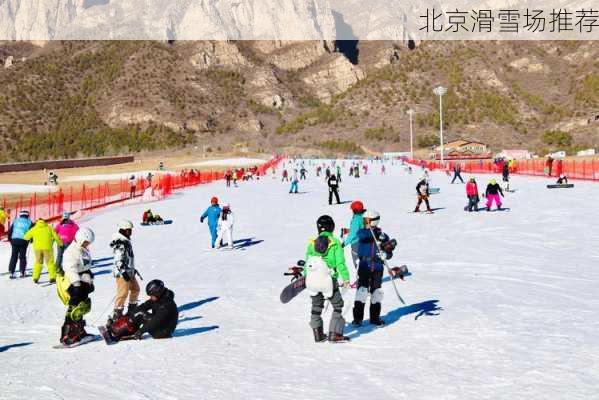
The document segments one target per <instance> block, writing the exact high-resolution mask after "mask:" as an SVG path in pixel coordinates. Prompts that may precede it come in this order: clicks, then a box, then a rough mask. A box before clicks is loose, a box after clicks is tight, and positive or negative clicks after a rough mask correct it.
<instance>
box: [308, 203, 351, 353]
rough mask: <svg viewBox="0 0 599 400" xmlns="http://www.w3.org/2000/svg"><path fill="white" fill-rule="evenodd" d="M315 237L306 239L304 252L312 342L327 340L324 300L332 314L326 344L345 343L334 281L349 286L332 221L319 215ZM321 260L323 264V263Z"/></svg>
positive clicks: (338, 296)
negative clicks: (323, 316)
mask: <svg viewBox="0 0 599 400" xmlns="http://www.w3.org/2000/svg"><path fill="white" fill-rule="evenodd" d="M316 227H317V229H318V237H317V238H316V239H313V240H310V242H309V243H308V248H307V250H306V268H305V269H304V276H306V289H308V290H309V291H310V292H311V293H310V294H311V297H312V312H311V318H310V327H311V328H312V331H313V333H314V341H315V342H323V341H325V340H327V337H326V336H325V334H324V329H323V321H322V317H321V314H322V311H323V309H324V303H325V300H327V299H328V300H329V301H330V302H331V306H333V315H332V316H331V321H330V323H329V336H328V339H329V341H330V342H345V341H348V340H349V338H348V337H346V336H343V328H344V326H345V319H344V318H343V315H342V312H343V297H342V296H341V292H340V291H339V283H338V282H337V278H338V277H339V276H340V277H341V279H342V280H343V287H345V288H348V287H349V271H348V270H347V267H346V266H345V255H344V254H343V248H342V246H341V242H340V241H339V239H337V238H336V237H335V236H333V231H334V230H335V222H334V221H333V218H331V217H330V216H328V215H323V216H321V217H320V218H318V220H317V221H316ZM323 261H324V263H323Z"/></svg>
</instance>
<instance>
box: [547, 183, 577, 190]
mask: <svg viewBox="0 0 599 400" xmlns="http://www.w3.org/2000/svg"><path fill="white" fill-rule="evenodd" d="M573 187H574V184H573V183H564V184H561V185H558V184H555V185H547V189H570V188H573Z"/></svg>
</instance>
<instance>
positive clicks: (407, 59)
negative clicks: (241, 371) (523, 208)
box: [0, 40, 599, 160]
mask: <svg viewBox="0 0 599 400" xmlns="http://www.w3.org/2000/svg"><path fill="white" fill-rule="evenodd" d="M0 59H1V61H2V62H3V63H5V65H6V67H5V68H2V69H0V87H2V88H3V90H2V92H1V93H0V110H2V111H0V137H2V138H3V140H2V141H1V142H0V143H1V144H0V146H1V147H2V150H3V151H0V157H1V158H2V159H4V160H7V159H36V158H53V157H74V156H77V155H96V154H97V155H103V154H113V153H120V152H128V151H140V150H144V149H157V148H165V147H181V146H187V145H192V144H195V145H198V144H201V145H204V146H208V147H210V148H212V149H213V150H214V151H219V150H222V151H224V150H231V149H235V148H238V147H239V148H242V147H243V148H248V147H249V148H250V149H251V150H255V151H271V150H275V149H276V150H279V151H280V150H286V151H290V152H314V153H318V152H325V151H327V152H341V153H348V152H349V153H356V152H363V151H381V150H398V149H403V150H406V149H407V148H408V147H409V129H408V126H409V125H408V118H407V115H406V113H405V111H406V110H407V109H408V108H412V109H414V110H415V111H416V115H415V121H414V122H415V125H414V127H415V133H416V135H417V137H416V143H417V144H418V146H420V147H424V148H425V147H427V146H429V145H431V144H433V143H434V141H435V140H436V136H435V135H436V132H437V130H438V99H437V98H436V97H435V96H434V94H433V93H432V88H433V87H434V86H435V85H438V84H443V85H445V86H446V87H447V88H448V89H449V91H448V93H447V95H446V96H445V97H444V120H445V128H446V138H447V140H451V139H453V138H457V137H467V138H472V139H478V140H481V141H484V142H487V143H489V144H490V145H491V146H492V147H493V148H494V149H497V150H499V149H501V148H505V147H527V148H530V149H536V150H539V151H544V150H546V149H550V148H555V147H560V148H567V149H569V150H570V151H573V150H575V149H577V148H581V147H587V146H598V145H599V133H598V132H599V73H597V71H598V69H597V67H598V66H599V63H598V62H597V61H596V60H598V59H599V45H598V44H596V42H549V41H544V42H455V41H453V42H423V43H417V42H414V41H410V40H408V41H357V40H356V41H338V42H335V41H172V42H166V41H165V42H155V41H153V42H151V41H148V42H143V41H136V42H133V41H99V42H96V41H65V42H56V41H53V42H47V43H45V42H44V43H28V42H4V43H2V44H1V45H0ZM9 59H10V61H9Z"/></svg>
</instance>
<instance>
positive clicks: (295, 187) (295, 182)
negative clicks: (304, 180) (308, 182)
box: [289, 169, 299, 193]
mask: <svg viewBox="0 0 599 400" xmlns="http://www.w3.org/2000/svg"><path fill="white" fill-rule="evenodd" d="M298 183H299V179H298V177H297V169H296V170H294V171H293V178H291V187H290V188H289V193H297V192H298Z"/></svg>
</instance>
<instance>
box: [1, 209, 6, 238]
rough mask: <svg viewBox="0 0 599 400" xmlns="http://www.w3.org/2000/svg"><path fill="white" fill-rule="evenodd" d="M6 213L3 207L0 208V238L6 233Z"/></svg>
mask: <svg viewBox="0 0 599 400" xmlns="http://www.w3.org/2000/svg"><path fill="white" fill-rule="evenodd" d="M6 218H7V216H6V211H4V207H2V206H0V236H4V234H5V233H6Z"/></svg>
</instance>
